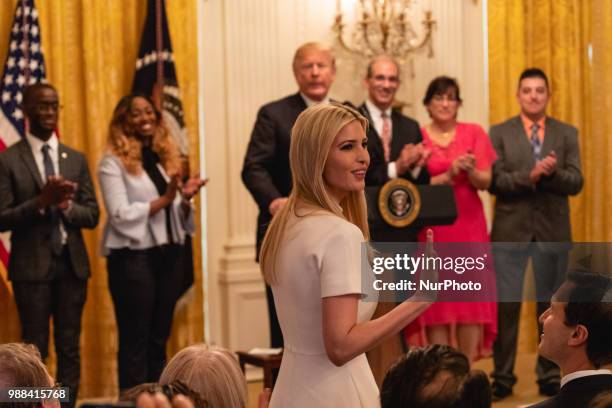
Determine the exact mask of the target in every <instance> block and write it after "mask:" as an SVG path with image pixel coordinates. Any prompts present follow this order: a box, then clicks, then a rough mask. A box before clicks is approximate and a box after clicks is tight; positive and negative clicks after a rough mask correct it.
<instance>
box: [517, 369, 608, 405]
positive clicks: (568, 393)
mask: <svg viewBox="0 0 612 408" xmlns="http://www.w3.org/2000/svg"><path fill="white" fill-rule="evenodd" d="M611 390H612V375H605V374H604V375H592V376H588V377H580V378H576V379H575V380H572V381H570V382H568V383H567V384H565V385H564V386H563V387H562V388H561V390H560V391H559V394H557V395H555V396H554V397H552V398H549V399H547V400H544V401H542V402H540V403H538V404H535V405H531V406H529V408H577V407H585V408H586V407H588V406H589V402H591V400H592V399H593V398H595V397H596V396H597V395H598V394H599V393H601V392H604V391H611Z"/></svg>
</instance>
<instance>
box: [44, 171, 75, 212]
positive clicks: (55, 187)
mask: <svg viewBox="0 0 612 408" xmlns="http://www.w3.org/2000/svg"><path fill="white" fill-rule="evenodd" d="M77 186H78V185H77V183H75V182H73V181H70V180H66V179H65V178H63V177H62V176H49V177H48V179H47V183H46V184H45V185H44V187H43V188H42V190H41V192H40V195H39V196H38V208H41V209H42V208H45V207H49V206H57V207H59V208H60V209H66V208H68V206H69V203H70V200H72V199H73V198H74V195H75V193H76V190H77Z"/></svg>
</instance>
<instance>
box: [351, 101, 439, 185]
mask: <svg viewBox="0 0 612 408" xmlns="http://www.w3.org/2000/svg"><path fill="white" fill-rule="evenodd" d="M359 110H360V111H361V113H362V114H363V115H364V116H365V117H366V118H367V119H368V121H369V122H370V126H369V128H368V152H369V153H370V167H368V172H367V173H366V185H367V186H381V185H383V184H385V183H386V182H387V181H389V176H388V175H387V165H388V163H387V162H386V161H385V153H384V149H383V145H382V141H381V139H380V136H379V135H378V133H377V132H376V129H374V126H373V125H372V123H373V122H372V116H371V115H370V112H369V111H368V108H367V107H366V104H365V103H364V104H362V105H361V106H360V107H359ZM391 123H392V132H393V134H392V137H391V157H390V158H391V161H395V160H397V158H398V157H399V155H400V153H401V151H402V149H403V148H404V145H407V144H410V143H412V144H418V143H421V142H422V141H423V136H422V135H421V129H420V127H419V124H418V123H417V122H416V121H415V120H413V119H410V118H409V117H407V116H404V115H402V114H401V113H399V112H396V111H392V113H391ZM401 177H403V178H405V179H407V180H409V181H411V182H413V183H415V184H429V173H428V172H427V169H426V168H425V167H423V168H422V169H421V172H420V173H419V176H418V177H417V178H416V179H414V178H413V177H412V175H411V174H410V172H408V173H406V174H404V175H402V176H401Z"/></svg>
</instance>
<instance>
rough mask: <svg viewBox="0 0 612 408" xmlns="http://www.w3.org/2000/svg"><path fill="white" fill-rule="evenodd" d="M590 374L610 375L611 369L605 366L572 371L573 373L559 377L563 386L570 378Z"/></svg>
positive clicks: (611, 373)
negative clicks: (596, 368)
mask: <svg viewBox="0 0 612 408" xmlns="http://www.w3.org/2000/svg"><path fill="white" fill-rule="evenodd" d="M591 375H612V371H610V370H608V369H605V368H602V369H601V370H582V371H574V372H573V373H570V374H567V375H564V376H563V378H561V387H563V386H564V385H565V384H567V383H568V382H570V381H572V380H575V379H577V378H582V377H588V376H591Z"/></svg>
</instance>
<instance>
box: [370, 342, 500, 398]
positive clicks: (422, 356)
mask: <svg viewBox="0 0 612 408" xmlns="http://www.w3.org/2000/svg"><path fill="white" fill-rule="evenodd" d="M380 400H381V407H382V408H409V407H410V408H442V407H444V408H463V407H465V408H468V407H469V408H481V407H482V408H485V407H490V406H491V388H490V386H489V380H488V378H487V375H486V374H485V373H484V372H482V371H480V370H473V371H470V363H469V362H468V359H467V357H465V356H464V355H463V354H461V353H460V352H459V351H456V350H454V349H453V348H451V347H449V346H445V345H439V344H434V345H430V346H427V347H424V348H414V349H411V350H410V351H409V352H408V354H406V355H405V356H402V357H400V359H399V360H398V361H397V362H396V363H395V364H394V365H393V366H392V367H391V368H390V369H389V372H388V373H387V375H386V376H385V379H384V381H383V384H382V388H381V392H380Z"/></svg>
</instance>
